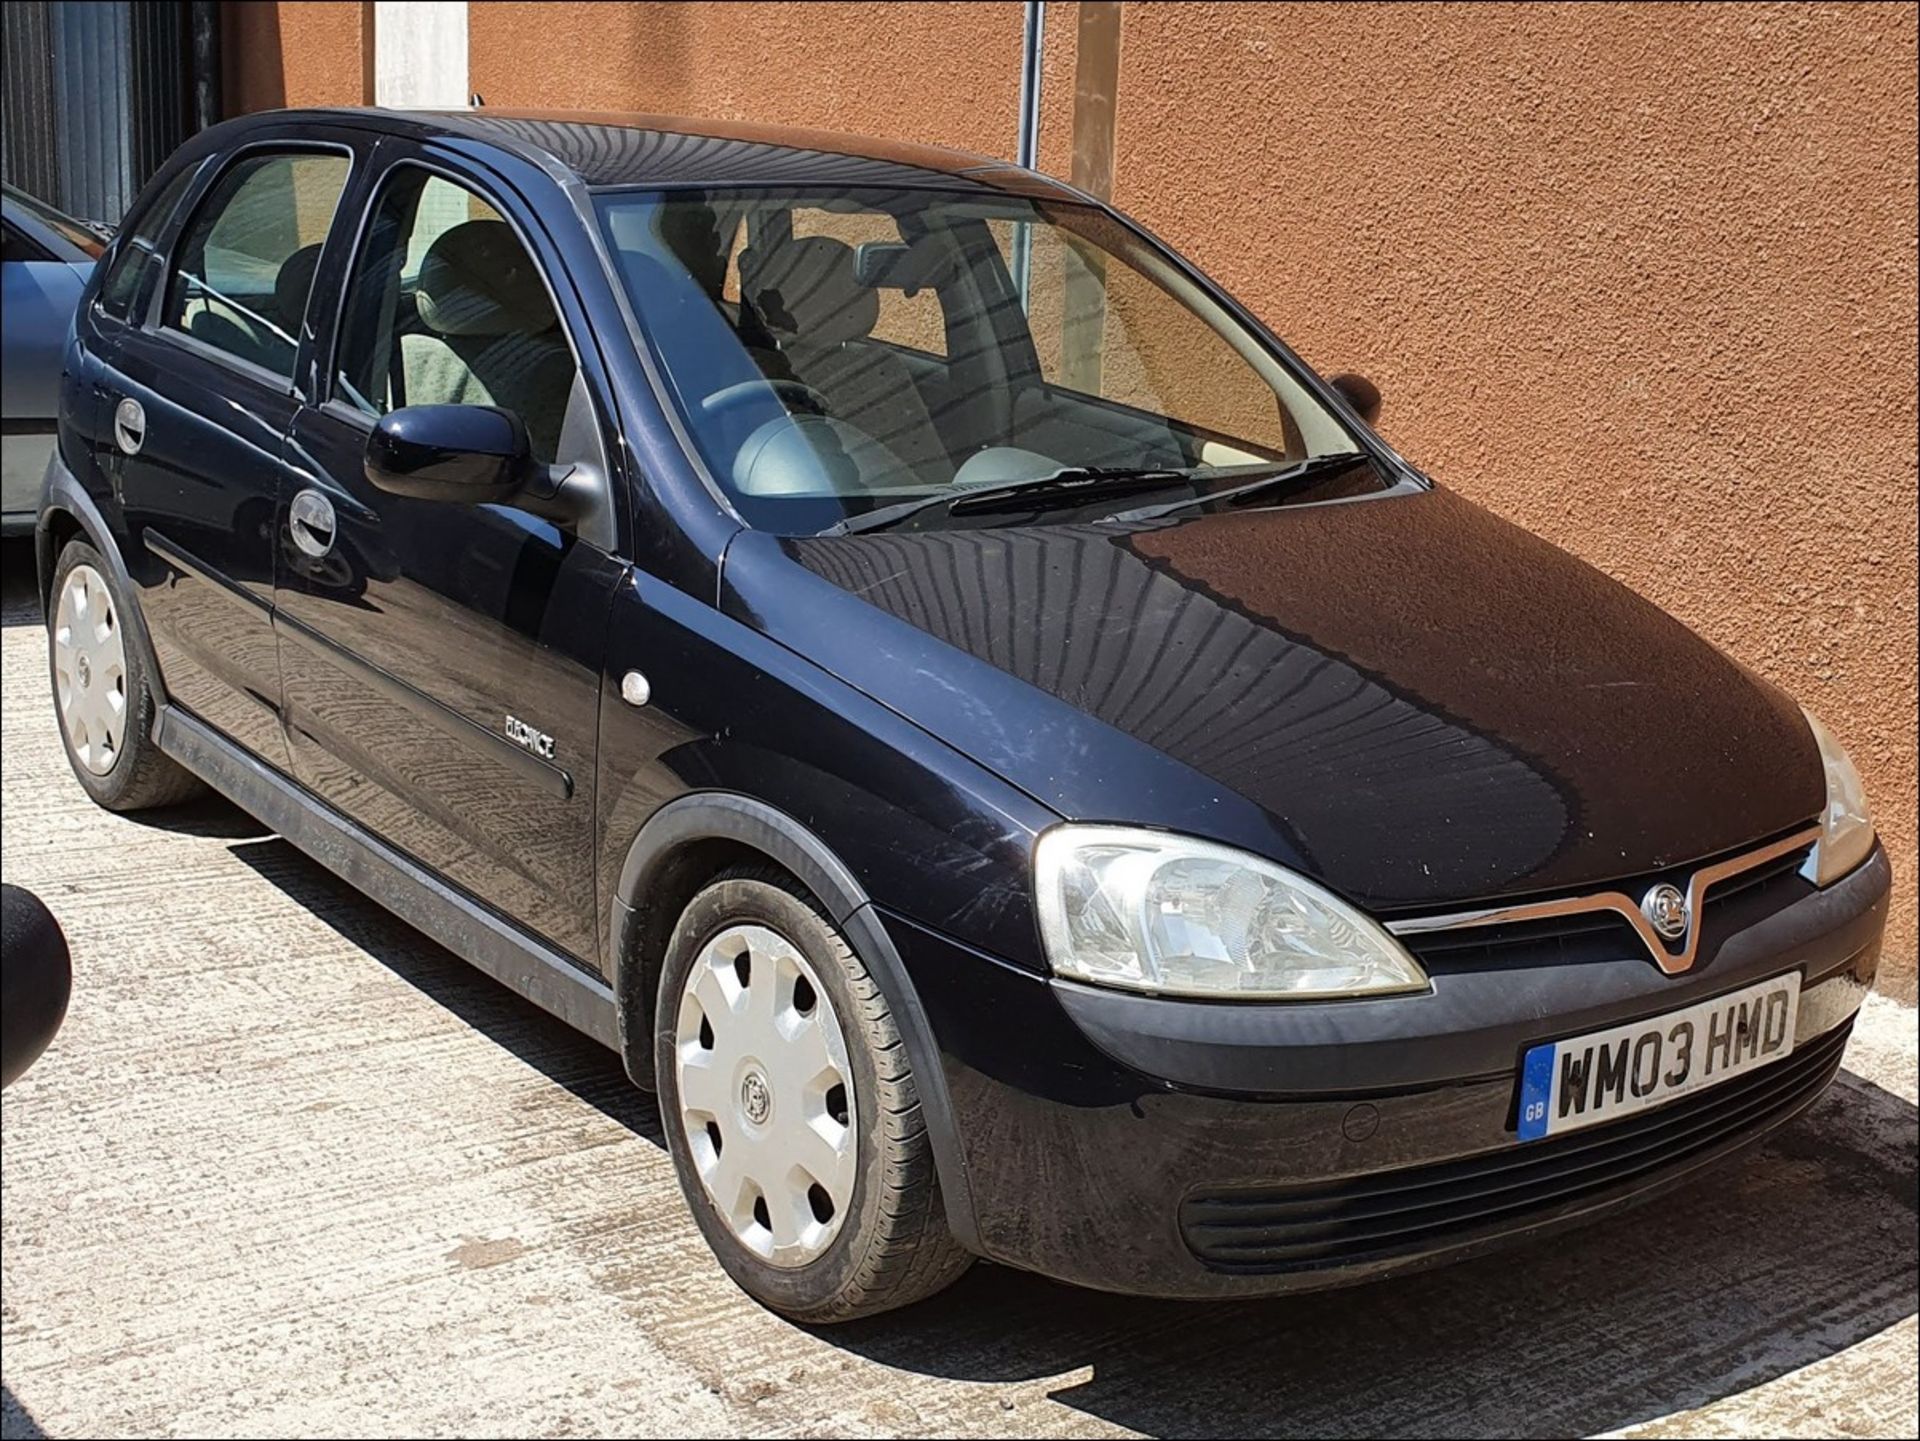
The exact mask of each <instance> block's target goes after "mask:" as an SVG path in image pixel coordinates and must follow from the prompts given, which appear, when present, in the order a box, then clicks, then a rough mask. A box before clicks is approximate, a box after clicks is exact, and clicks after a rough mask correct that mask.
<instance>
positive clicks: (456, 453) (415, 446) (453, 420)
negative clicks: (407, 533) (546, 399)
mask: <svg viewBox="0 0 1920 1441" xmlns="http://www.w3.org/2000/svg"><path fill="white" fill-rule="evenodd" d="M538 469H539V467H537V466H536V465H535V464H534V460H533V450H532V447H531V446H530V445H529V443H528V441H527V427H526V426H525V425H524V424H522V423H521V420H520V417H519V416H517V415H515V414H514V413H513V412H512V411H509V410H498V409H496V408H495V407H493V406H490V405H407V406H402V407H401V408H400V409H399V410H390V411H388V412H387V413H386V414H385V415H383V416H381V417H380V419H379V421H378V423H376V424H375V425H374V427H373V434H372V435H370V436H368V437H367V458H366V471H367V479H368V481H369V482H371V483H372V484H373V485H375V486H378V487H379V488H380V489H381V490H384V491H386V492H388V493H389V494H390V495H405V496H410V497H412V498H413V499H414V500H450V501H460V502H464V503H466V504H468V505H489V504H497V503H499V502H502V501H509V502H510V501H512V500H513V499H514V497H515V496H516V494H517V493H518V492H519V491H520V489H521V487H522V486H524V485H525V484H526V483H527V481H528V480H529V479H531V478H532V477H533V476H534V475H535V473H536V471H537V470H538Z"/></svg>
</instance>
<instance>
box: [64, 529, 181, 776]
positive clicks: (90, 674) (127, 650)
mask: <svg viewBox="0 0 1920 1441" xmlns="http://www.w3.org/2000/svg"><path fill="white" fill-rule="evenodd" d="M76 586H77V587H78V590H73V591H72V594H71V595H70V590H71V589H72V588H73V587H76ZM83 595H84V602H83V601H82V599H81V597H82V596H83ZM102 598H104V600H105V602H106V605H105V607H104V609H103V608H102V606H101V600H102ZM133 605H134V602H133V599H132V597H130V596H128V595H127V594H126V593H125V592H124V591H123V590H122V589H121V587H120V586H119V584H118V583H117V582H116V581H115V580H114V577H113V571H112V569H111V568H110V567H109V566H108V565H107V563H106V561H105V560H104V559H103V558H102V557H101V555H100V552H99V551H97V550H95V549H94V548H93V547H92V546H91V545H89V544H87V543H86V542H85V541H83V540H75V541H69V542H68V544H67V546H66V548H65V549H64V550H62V551H61V552H60V562H59V564H58V565H57V566H55V568H54V572H53V592H52V595H51V596H50V597H49V602H48V606H47V664H48V670H49V673H50V677H51V680H52V682H53V704H54V720H55V723H56V724H58V725H59V727H60V744H61V745H62V746H63V747H64V748H65V749H66V752H67V764H68V765H70V766H72V767H73V774H74V778H75V779H76V780H78V781H79V782H80V785H81V787H82V789H84V790H85V791H86V793H87V794H88V795H89V796H91V797H92V798H93V800H94V803H95V804H96V805H100V806H103V807H105V808H106V809H107V810H110V811H143V810H152V809H155V808H157V807H160V806H171V805H178V804H180V803H181V802H182V801H186V800H191V799H192V798H193V797H194V796H196V795H199V794H200V793H201V792H202V791H203V790H204V789H205V787H204V786H203V785H202V784H201V782H200V781H199V780H198V779H197V778H195V777H194V776H193V775H192V774H191V773H190V772H188V771H186V770H183V769H182V768H181V767H180V766H179V765H177V764H175V762H174V761H173V760H171V759H170V758H169V757H167V756H166V755H164V754H163V753H162V752H161V750H160V748H159V746H157V745H155V744H154V742H153V718H154V714H155V712H156V710H157V705H156V703H155V701H154V694H153V686H152V683H151V680H150V678H149V673H148V665H149V661H148V659H147V656H146V654H145V652H144V651H143V650H142V649H141V647H140V645H139V644H138V642H137V640H136V639H135V637H134V635H133V633H132V632H131V631H129V630H128V629H127V627H126V624H125V621H126V617H127V616H128V615H130V614H132V611H133ZM96 687H98V688H99V689H98V690H96ZM109 692H111V693H112V694H115V695H117V696H118V698H119V701H118V720H117V724H118V732H117V734H116V733H115V731H114V729H113V725H112V724H111V723H109V724H107V725H104V726H103V725H100V724H97V723H95V724H93V726H92V730H91V731H90V730H89V729H88V728H87V726H88V721H87V720H85V719H83V718H82V717H83V716H84V715H87V714H89V713H90V714H91V715H92V716H95V717H97V716H98V715H99V714H100V713H101V712H100V708H99V707H98V706H89V705H74V706H70V705H69V703H68V700H69V697H70V696H73V695H75V694H76V693H77V694H79V695H81V696H84V697H94V696H105V695H107V694H108V693H109ZM94 732H98V733H99V734H95V733H94Z"/></svg>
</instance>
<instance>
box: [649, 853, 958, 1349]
mask: <svg viewBox="0 0 1920 1441" xmlns="http://www.w3.org/2000/svg"><path fill="white" fill-rule="evenodd" d="M736 952H744V954H745V956H746V971H745V972H744V973H743V972H742V970H741V961H740V959H739V956H738V955H737V954H736ZM730 957H731V959H730ZM743 974H744V975H745V978H746V979H745V980H744V981H743V980H742V975H743ZM755 975H757V976H758V977H759V978H760V979H761V981H762V982H763V983H764V984H770V985H773V986H775V987H776V991H775V994H776V996H778V997H782V998H783V999H777V1000H776V1001H774V1002H773V1003H772V1005H773V1008H774V1009H773V1010H771V1011H769V1012H767V1013H766V1014H771V1015H774V1016H775V1017H776V1018H777V1020H776V1022H775V1024H777V1025H780V1026H790V1027H791V1028H792V1032H793V1036H794V1037H795V1038H796V1039H794V1040H792V1041H790V1042H787V1043H786V1044H787V1045H788V1046H790V1048H791V1050H792V1052H793V1053H794V1054H798V1055H799V1056H800V1057H801V1059H799V1060H797V1061H792V1062H791V1063H789V1061H787V1060H784V1059H782V1056H783V1055H784V1054H786V1053H785V1052H783V1051H782V1042H781V1041H780V1040H777V1039H776V1040H773V1041H768V1040H767V1039H766V1036H767V1033H766V1031H765V1017H764V1015H762V1014H761V1013H760V1011H759V1009H758V1008H757V1007H756V1006H755V1004H754V1003H755V1000H756V998H757V997H758V995H759V993H756V992H755V991H754V990H753V987H752V980H753V978H754V976H755ZM729 976H731V977H732V979H731V980H728V979H727V978H728V977H729ZM796 976H798V977H799V978H800V979H802V980H805V981H806V983H807V984H806V985H805V986H802V985H801V984H800V980H796V979H795V977H796ZM816 988H817V994H815V990H816ZM703 998H704V999H703ZM809 1000H811V1006H810V1007H809V1006H808V1002H809ZM709 1009H712V1010H713V1011H714V1012H715V1013H717V1014H720V1015H722V1016H723V1017H724V1019H723V1020H722V1025H721V1027H720V1028H719V1029H716V1028H715V1027H714V1026H713V1025H712V1023H711V1021H710V1020H708V1011H709ZM656 1016H657V1017H658V1024H657V1032H656V1035H655V1037H654V1075H655V1085H656V1087H657V1094H658V1095H659V1097H660V1113H661V1120H662V1126H663V1129H664V1130H665V1131H666V1134H667V1145H668V1148H669V1150H670V1151H671V1152H672V1155H673V1164H674V1169H675V1170H676V1171H677V1172H678V1173H679V1176H680V1186H681V1189H682V1191H684V1192H685V1194H686V1198H687V1204H688V1206H689V1207H690V1208H691V1209H692V1211H693V1216H694V1220H695V1222H696V1223H697V1224H698V1225H699V1227H700V1231H701V1234H702V1235H704V1236H705V1237H706V1240H707V1244H708V1245H709V1246H710V1247H711V1248H712V1249H713V1252H714V1255H715V1256H716V1257H718V1258H719V1261H720V1264H721V1266H722V1267H723V1268H725V1270H726V1272H727V1274H728V1275H729V1276H731V1277H732V1278H733V1280H734V1282H735V1283H736V1284H737V1285H738V1286H739V1287H740V1289H741V1290H743V1291H745V1292H746V1293H747V1294H748V1295H749V1296H751V1297H753V1298H754V1300H756V1301H758V1302H759V1303H760V1304H761V1305H763V1306H766V1307H767V1308H768V1309H770V1310H773V1311H777V1312H779V1313H780V1314H781V1315H783V1316H787V1317H789V1318H791V1319H792V1320H794V1321H798V1322H802V1323H808V1324H822V1323H829V1322H836V1321H850V1320H853V1319H855V1318H856V1317H860V1316H871V1315H873V1314H875V1313H876V1312H880V1311H889V1310H893V1309H894V1308H896V1307H900V1306H906V1305H909V1304H911V1303H913V1302H915V1301H919V1300H923V1299H925V1298H926V1297H928V1296H931V1295H933V1294H934V1293H935V1292H937V1291H940V1290H942V1289H944V1288H945V1287H947V1286H949V1285H951V1284H952V1283H953V1282H954V1281H955V1280H957V1279H958V1278H959V1277H960V1275H961V1273H962V1272H964V1271H965V1270H966V1269H967V1267H968V1266H970V1265H971V1264H972V1262H973V1257H972V1256H971V1255H969V1254H968V1253H967V1252H966V1251H965V1250H964V1249H962V1248H961V1246H960V1245H959V1243H958V1242H956V1241H955V1240H954V1239H953V1236H952V1234H951V1233H950V1232H949V1231H948V1229H947V1222H946V1212H945V1209H944V1207H943V1206H942V1204H941V1200H940V1188H939V1180H938V1177H937V1175H936V1174H935V1170H934V1161H933V1149H932V1144H931V1141H930V1140H929V1138H928V1136H927V1130H926V1123H925V1120H924V1118H923V1117H922V1115H921V1110H920V1102H919V1097H918V1092H917V1091H916V1089H915V1086H914V1077H913V1069H912V1065H911V1063H910V1062H909V1060H908V1058H907V1051H906V1047H905V1046H904V1045H903V1044H902V1043H901V1039H900V1032H899V1029H898V1027H897V1026H896V1025H895V1024H894V1019H893V1013H892V1011H891V1010H890V1009H889V1007H888V1005H887V1001H886V997H885V996H884V995H883V994H882V993H881V990H880V988H879V986H878V985H877V984H876V983H875V982H874V980H873V978H872V976H871V975H869V974H868V972H867V969H866V967H865V966H864V965H863V964H862V963H861V961H860V958H859V957H858V956H856V955H855V954H854V953H853V950H852V948H851V947H850V946H848V944H847V942H846V940H845V938H844V937H842V936H841V934H840V932H839V931H838V930H837V929H836V928H835V927H834V925H833V923H832V922H831V921H830V920H828V918H827V917H826V916H825V915H824V914H823V913H822V912H821V910H820V909H819V907H818V906H817V905H816V904H815V903H814V901H813V900H812V899H811V898H810V897H808V896H807V895H806V893H805V891H804V890H803V889H802V888H801V887H800V886H799V885H798V884H797V883H795V882H794V880H793V879H792V878H791V877H789V876H788V875H786V874H785V873H784V872H782V871H780V870H778V869H776V868H772V867H767V868H760V867H749V868H742V869H738V870H734V871H729V872H726V873H725V874H723V875H721V876H720V877H718V878H717V879H715V880H714V881H713V882H712V883H711V884H709V885H708V886H707V887H706V889H704V890H702V891H701V892H700V893H699V894H698V895H696V896H695V897H694V898H693V900H692V901H691V902H690V903H689V904H688V906H687V909H686V910H685V912H684V913H683V914H682V915H681V917H680V920H679V923H678V924H677V925H676V926H675V927H674V931H673V935H672V938H671V939H670V940H669V941H668V943H667V954H666V959H665V964H664V966H663V967H662V970H661V975H660V989H659V997H658V1009H657V1011H656ZM735 1027H739V1028H740V1029H738V1030H736V1029H734V1028H735ZM827 1027H832V1028H833V1029H834V1030H837V1033H838V1035H839V1037H840V1040H841V1042H842V1046H841V1050H840V1053H839V1054H837V1055H836V1054H835V1053H834V1048H833V1045H832V1043H831V1039H830V1037H828V1032H827V1030H826V1029H825V1028H827ZM815 1028H819V1029H818V1033H817V1035H816V1034H815ZM803 1036H804V1037H805V1038H806V1039H804V1040H803V1039H798V1038H800V1037H803ZM741 1037H745V1040H744V1041H742V1040H741V1039H740V1038H741ZM821 1038H826V1040H825V1044H824V1047H821V1046H820V1045H817V1044H816V1042H817V1041H819V1040H820V1039H821ZM709 1042H711V1044H710V1045H709ZM822 1049H824V1051H825V1053H826V1054H825V1061H824V1064H825V1065H826V1067H827V1069H826V1070H825V1071H821V1070H819V1066H820V1065H821V1064H822V1061H821V1051H822ZM761 1052H765V1054H766V1056H768V1057H770V1058H771V1059H770V1060H768V1061H767V1063H766V1065H765V1067H764V1076H762V1066H761V1061H760V1060H759V1059H756V1057H757V1056H758V1055H759V1054H760V1053H761ZM707 1057H712V1058H715V1059H714V1060H713V1061H709V1060H707V1059H705V1058H707ZM710 1068H711V1069H710ZM683 1070H685V1071H686V1074H687V1077H688V1099H687V1100H686V1101H684V1102H683V1098H682V1072H683ZM808 1075H812V1076H814V1077H816V1079H815V1080H813V1081H811V1082H801V1081H797V1080H796V1078H800V1077H805V1076H808ZM757 1076H758V1077H761V1078H762V1082H763V1084H762V1085H761V1087H760V1094H756V1092H755V1090H754V1084H755V1077H757ZM835 1076H839V1077H840V1079H842V1080H844V1081H845V1082H847V1083H848V1085H847V1086H846V1091H847V1094H846V1095H844V1096H842V1097H841V1098H840V1101H839V1105H838V1108H837V1109H836V1108H835V1104H834V1091H833V1089H832V1087H831V1086H830V1085H824V1081H826V1080H831V1079H832V1078H833V1077H835ZM823 1085H824V1089H823ZM763 1099H764V1100H765V1103H766V1104H765V1107H764V1108H759V1107H758V1104H757V1103H758V1102H760V1101H761V1100H763ZM702 1102H705V1103H706V1109H703V1108H702V1104H701V1103H702ZM729 1108H731V1109H729ZM810 1108H811V1109H810ZM756 1111H758V1113H759V1114H760V1115H761V1119H762V1120H763V1121H764V1126H760V1127H756V1126H755V1125H754V1124H753V1121H752V1117H753V1116H754V1115H755V1114H756ZM823 1115H825V1116H827V1117H828V1118H830V1119H831V1120H832V1121H833V1122H834V1123H835V1124H832V1125H829V1124H827V1123H826V1122H825V1121H823V1120H821V1119H820V1118H821V1116H823ZM709 1118H717V1119H709ZM723 1125H724V1127H725V1129H724V1130H723V1129H722V1126H723ZM796 1127H812V1128H814V1131H813V1133H812V1135H811V1137H809V1133H807V1132H802V1131H800V1130H796V1129H795V1128H796ZM821 1130H824V1131H826V1132H829V1133H833V1134H834V1135H835V1136H836V1137H838V1138H840V1140H841V1146H840V1149H839V1150H838V1151H837V1152H835V1153H834V1154H835V1155H836V1156H837V1157H838V1158H839V1165H840V1168H841V1169H839V1170H838V1171H835V1169H834V1167H833V1165H832V1164H821V1165H813V1162H814V1161H815V1160H816V1159H817V1158H818V1159H821V1160H825V1158H826V1156H827V1151H826V1150H824V1149H823V1147H825V1146H826V1145H827V1143H826V1142H824V1141H820V1140H819V1139H818V1132H819V1131H821ZM795 1138H800V1139H802V1140H810V1144H809V1145H807V1146H806V1147H803V1148H801V1150H800V1151H798V1152H792V1151H791V1149H790V1146H789V1143H790V1142H792V1141H793V1140H794V1139H795ZM728 1143H731V1144H732V1146H733V1147H735V1148H736V1150H735V1152H734V1155H735V1156H736V1158H737V1159H736V1160H733V1161H727V1162H726V1165H725V1166H724V1167H723V1164H722V1162H723V1161H724V1160H725V1159H726V1158H727V1156H728V1149H727V1147H728ZM696 1151H697V1152H698V1154H697V1155H696ZM790 1154H799V1155H801V1156H802V1159H803V1162H804V1166H802V1167H801V1168H799V1169H795V1168H792V1167H788V1165H787V1157H788V1156H789V1155H790ZM849 1157H850V1158H851V1159H850V1162H849V1160H848V1158H849ZM805 1167H811V1169H806V1168H805ZM756 1168H758V1169H756ZM816 1171H818V1172H825V1173H827V1174H825V1175H823V1176H822V1178H821V1179H823V1180H825V1181H826V1182H827V1183H828V1184H827V1185H820V1184H818V1183H816V1184H814V1185H813V1186H811V1187H805V1188H803V1187H802V1186H801V1185H800V1182H802V1181H805V1180H808V1179H811V1178H812V1176H813V1174H814V1172H816ZM762 1173H764V1174H762ZM796 1177H797V1178H798V1179H797V1180H796V1179H795V1178H796ZM710 1178H711V1179H710ZM741 1178H745V1179H744V1182H742V1181H741ZM736 1183H739V1184H740V1187H741V1188H740V1189H738V1190H736V1189H735V1187H736ZM829 1186H831V1187H832V1190H829V1189H828V1187H829ZM716 1187H717V1188H718V1195H720V1196H731V1197H732V1204H730V1205H723V1204H722V1202H721V1200H720V1199H717V1192H716ZM755 1191H758V1192H759V1203H758V1204H755V1205H748V1204H746V1202H745V1200H744V1199H743V1198H744V1197H748V1196H751V1195H752V1194H753V1193H754V1192H755ZM836 1191H837V1192H840V1193H841V1194H840V1195H838V1196H837V1197H836V1196H835V1194H834V1192H836ZM816 1193H818V1194H816ZM822 1197H824V1198H825V1200H824V1204H825V1205H826V1207H827V1209H828V1210H829V1211H830V1212H831V1215H830V1217H829V1218H828V1219H826V1220H822V1205H823V1201H822ZM769 1198H771V1201H770V1200H769ZM790 1203H791V1204H790ZM802 1204H804V1206H805V1208H806V1209H804V1210H803V1209H799V1208H800V1206H801V1205H802ZM795 1215H798V1216H799V1217H800V1226H801V1234H800V1235H799V1237H798V1239H795V1240H792V1241H791V1244H790V1245H789V1246H787V1247H786V1248H785V1249H784V1254H783V1253H782V1248H781V1246H780V1233H779V1232H778V1231H777V1230H776V1227H778V1226H780V1225H781V1219H780V1218H784V1220H785V1230H786V1232H787V1234H788V1235H789V1236H791V1235H792V1233H793V1231H794V1223H793V1220H792V1217H793V1216H795ZM808 1216H811V1217H812V1219H813V1222H814V1226H813V1227H812V1228H807V1226H806V1218H807V1217H808ZM828 1233H830V1234H828ZM823 1236H824V1237H825V1238H824V1239H823ZM769 1248H772V1250H771V1252H770V1250H769Z"/></svg>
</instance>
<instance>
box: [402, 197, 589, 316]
mask: <svg viewBox="0 0 1920 1441" xmlns="http://www.w3.org/2000/svg"><path fill="white" fill-rule="evenodd" d="M414 299H415V302H416V304H417V305H418V307H419V310H420V319H421V321H422V322H423V323H424V324H425V325H426V327H427V328H428V329H429V330H432V331H436V332H438V333H439V334H441V335H512V334H525V335H537V334H538V333H539V332H541V331H543V330H546V329H548V328H549V327H551V326H552V325H553V324H554V321H555V316H554V313H553V303H552V302H551V301H550V300H548V299H547V288H546V286H545V285H544V284H542V283H541V280H540V274H539V272H538V271H537V270H535V269H534V268H533V262H532V261H531V260H530V259H529V258H528V257H527V252H526V248H525V247H524V246H522V245H521V244H520V239H519V237H518V236H516V235H515V234H514V233H513V227H512V226H510V225H508V224H507V222H506V221H504V220H466V221H462V222H461V223H460V224H458V225H456V226H454V227H453V229H451V230H449V231H447V232H446V233H445V234H443V235H441V237H440V238H439V239H438V240H436V241H434V242H433V244H432V245H430V246H428V247H427V253H426V256H425V257H424V258H423V259H422V260H421V262H420V279H419V282H418V284H417V285H416V287H415V290H414Z"/></svg>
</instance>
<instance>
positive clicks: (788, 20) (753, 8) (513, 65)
mask: <svg viewBox="0 0 1920 1441" xmlns="http://www.w3.org/2000/svg"><path fill="white" fill-rule="evenodd" d="M467 53H468V78H469V83H470V84H471V85H472V87H473V89H475V90H477V91H479V92H480V94H481V96H482V97H484V99H485V100H486V103H487V104H489V105H501V106H512V105H520V106H539V107H542V108H548V107H554V108H565V109H570V110H577V109H593V108H596V107H601V108H606V107H612V108H621V109H632V110H645V111H652V112H654V113H656V114H686V115H702V116H708V117H720V118H724V119H746V120H759V121H767V122H771V123H774V124H781V125H806V126H813V127H816V128H820V129H826V130H854V131H867V132H875V131H877V132H878V133H881V134H885V135H890V136H895V137H897V138H900V139H905V140H922V141H933V142H937V143H939V144H943V145H953V146H958V147H960V148H962V149H968V150H980V151H985V152H989V153H992V154H998V155H1011V153H1012V151H1013V144H1014V136H1015V124H1016V121H1015V111H1016V109H1017V97H1018V95H1019V89H1020V7H1019V6H1018V5H1005V4H944V5H923V4H910V5H899V4H787V5H728V4H712V5H704V4H701V5H679V4H643V5H631V4H619V5H597V4H520V3H499V4H490V5H475V6H473V7H471V9H470V10H469V11H468V42H467Z"/></svg>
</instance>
